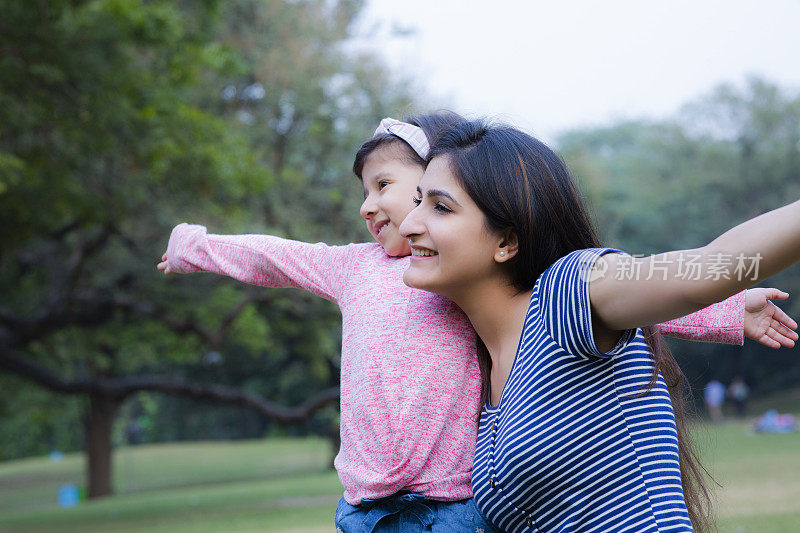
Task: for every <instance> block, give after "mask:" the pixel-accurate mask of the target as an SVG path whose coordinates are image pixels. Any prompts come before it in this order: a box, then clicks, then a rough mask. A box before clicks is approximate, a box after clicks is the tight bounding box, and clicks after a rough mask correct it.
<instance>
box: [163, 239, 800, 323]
mask: <svg viewBox="0 0 800 533" xmlns="http://www.w3.org/2000/svg"><path fill="white" fill-rule="evenodd" d="M156 268H157V269H159V270H163V271H164V275H165V276H168V275H170V274H172V273H173V271H172V270H171V269H170V268H169V263H168V262H167V254H164V255H162V256H161V262H160V263H159V264H158V265H156ZM748 292H749V291H748ZM786 296H787V297H788V296H789V295H788V294H787V295H786ZM745 307H747V306H745ZM778 311H780V309H778ZM781 312H782V311H781ZM787 318H788V317H787ZM746 324H747V319H746V318H745V332H746V331H747V326H746ZM795 327H797V326H796V325H795Z"/></svg>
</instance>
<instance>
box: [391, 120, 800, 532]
mask: <svg viewBox="0 0 800 533" xmlns="http://www.w3.org/2000/svg"><path fill="white" fill-rule="evenodd" d="M418 194H419V197H418V198H417V199H416V202H417V204H418V205H417V207H416V209H414V211H412V212H411V213H410V214H409V215H408V217H407V218H406V219H405V221H404V222H403V224H402V225H401V228H400V231H401V234H402V235H403V236H405V237H406V238H408V239H409V242H410V244H411V250H412V258H411V262H410V265H409V268H408V270H407V271H406V273H405V275H404V281H405V282H406V284H408V285H410V286H412V287H415V288H421V289H426V290H429V291H432V292H436V293H439V294H441V295H443V296H446V297H448V298H450V299H451V300H453V301H454V302H456V303H457V304H458V305H459V307H461V309H462V310H463V311H464V312H465V313H466V314H467V316H468V317H469V319H470V322H471V323H472V325H473V326H474V328H475V330H476V331H477V333H478V335H479V337H480V341H482V342H480V343H479V346H480V350H479V351H480V353H481V359H482V374H483V377H484V387H483V397H484V400H485V401H484V407H483V411H482V415H481V424H480V430H479V435H478V443H477V447H476V453H475V463H474V467H473V474H472V482H473V491H474V494H475V498H476V502H477V504H478V507H479V508H480V510H481V511H482V513H483V514H484V515H485V516H486V517H487V518H488V519H489V520H490V521H492V522H493V523H494V525H495V526H497V527H499V528H500V529H503V530H505V531H511V532H516V531H635V532H637V533H641V532H645V531H691V530H692V524H694V527H695V528H697V529H698V530H702V529H703V528H704V527H705V525H706V524H707V513H706V512H705V509H704V502H707V501H708V494H707V492H706V489H705V488H704V485H703V477H702V475H701V472H702V470H701V467H700V466H699V464H698V462H697V459H696V457H695V455H694V453H693V451H692V448H691V445H690V442H689V440H688V435H687V433H686V431H685V429H684V428H683V410H684V407H683V404H682V401H683V400H682V387H683V386H684V383H685V382H684V380H683V376H682V374H681V372H680V369H679V368H678V367H677V365H676V364H675V361H674V359H673V358H672V356H671V355H670V353H669V351H668V349H667V348H666V346H665V345H664V344H663V342H662V341H661V338H660V336H659V335H658V334H656V333H655V332H654V330H653V329H652V328H651V327H649V326H650V325H652V324H656V323H658V322H662V321H666V320H669V319H672V318H675V317H678V316H682V315H685V314H687V313H691V312H693V311H696V310H698V309H700V308H702V307H704V306H706V305H708V304H710V303H713V302H717V301H720V300H722V299H724V298H726V297H728V296H730V295H732V294H734V293H736V292H738V291H740V290H743V289H745V288H747V287H749V286H751V285H754V284H755V283H756V282H758V281H759V280H761V279H764V278H766V277H769V276H771V275H773V274H775V273H777V272H779V271H780V270H782V269H784V268H786V267H788V266H789V265H791V264H792V263H794V262H796V261H797V260H798V259H800V202H795V203H794V204H791V205H789V206H787V207H784V208H782V209H779V210H776V211H774V212H771V213H768V214H766V215H763V216H762V217H759V218H757V219H754V220H752V221H749V222H747V223H745V224H742V225H741V226H738V227H736V228H734V229H733V230H731V231H729V232H727V233H725V234H724V235H723V236H721V237H719V238H718V239H716V240H715V241H713V242H712V243H710V244H709V245H707V246H705V247H703V248H700V249H697V250H689V251H683V252H680V251H679V252H670V253H667V254H662V255H659V256H653V257H646V258H632V257H630V256H627V255H623V254H621V253H618V251H617V250H610V249H604V248H600V244H599V241H598V239H597V237H596V234H595V231H594V229H593V228H592V224H591V222H590V219H589V216H588V215H587V213H586V210H585V208H584V206H583V205H582V201H581V199H580V197H579V195H578V193H577V191H576V189H575V186H574V185H573V183H572V180H571V178H570V176H569V173H568V171H567V169H566V167H565V165H564V164H563V162H562V161H561V160H560V159H559V158H558V156H556V155H555V154H554V153H553V152H552V151H551V150H550V149H548V148H547V147H546V146H545V145H543V144H542V143H541V142H539V141H537V140H535V139H533V138H532V137H530V136H528V135H526V134H524V133H522V132H519V131H517V130H515V129H513V128H509V127H503V126H487V125H485V124H484V123H482V122H479V121H477V122H468V123H464V124H461V125H458V126H455V127H454V128H452V129H451V130H450V131H448V132H447V133H445V134H444V135H443V136H442V137H440V139H439V141H438V142H437V143H436V144H435V145H434V146H433V147H432V149H431V152H430V155H429V164H428V167H427V170H426V172H425V174H424V176H423V178H422V181H421V183H420V187H419V188H418ZM757 254H760V255H757ZM729 257H730V258H736V259H737V260H739V263H742V264H743V265H745V266H749V267H750V268H749V270H748V271H747V272H746V274H747V275H746V276H742V275H741V274H742V273H743V272H744V270H743V269H741V270H737V272H738V274H739V275H736V274H737V272H734V266H739V263H736V264H735V265H734V264H733V263H732V264H731V268H730V269H729V270H730V272H727V273H723V274H726V275H721V274H720V270H721V266H720V265H721V259H722V258H729ZM748 258H749V259H752V260H750V261H749V262H748V261H747V259H748ZM756 260H758V261H756ZM756 262H758V264H757V268H753V263H756ZM690 266H691V268H690ZM698 266H699V267H700V274H701V275H700V276H699V279H695V277H697V276H695V274H696V273H697V271H698V270H697V269H698ZM687 273H689V274H691V275H687ZM639 328H641V329H639ZM785 334H789V332H788V330H787V331H782V330H781V331H779V332H773V333H772V335H776V336H781V335H785Z"/></svg>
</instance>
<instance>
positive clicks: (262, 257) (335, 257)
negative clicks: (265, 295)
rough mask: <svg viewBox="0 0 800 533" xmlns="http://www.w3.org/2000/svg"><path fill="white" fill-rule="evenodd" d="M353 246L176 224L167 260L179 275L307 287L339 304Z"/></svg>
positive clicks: (276, 285) (351, 260)
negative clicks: (214, 231)
mask: <svg viewBox="0 0 800 533" xmlns="http://www.w3.org/2000/svg"><path fill="white" fill-rule="evenodd" d="M357 246H358V245H354V244H350V245H347V246H328V245H327V244H324V243H316V244H310V243H306V242H300V241H293V240H289V239H282V238H280V237H275V236H272V235H213V234H209V233H207V231H206V228H205V227H204V226H199V225H192V224H179V225H178V226H176V227H175V228H174V229H173V230H172V234H171V235H170V238H169V244H168V245H167V262H168V263H169V266H170V269H172V270H174V271H175V272H179V273H189V272H213V273H216V274H223V275H226V276H230V277H232V278H235V279H238V280H239V281H244V282H245V283H251V284H253V285H261V286H263V287H293V288H297V289H305V290H307V291H309V292H311V293H313V294H316V295H317V296H321V297H322V298H325V299H327V300H331V301H334V302H337V301H338V300H339V297H340V295H341V292H342V289H343V286H344V284H345V283H346V276H347V273H348V272H349V269H350V266H351V265H352V264H353V259H354V257H353V254H354V253H355V251H356V249H357Z"/></svg>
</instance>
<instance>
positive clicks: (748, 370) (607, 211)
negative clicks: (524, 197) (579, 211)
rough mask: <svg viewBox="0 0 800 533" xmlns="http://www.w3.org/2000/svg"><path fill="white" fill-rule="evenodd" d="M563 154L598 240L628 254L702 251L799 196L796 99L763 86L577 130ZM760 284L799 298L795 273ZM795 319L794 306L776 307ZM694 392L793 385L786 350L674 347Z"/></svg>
mask: <svg viewBox="0 0 800 533" xmlns="http://www.w3.org/2000/svg"><path fill="white" fill-rule="evenodd" d="M560 146H561V149H562V153H563V154H564V156H565V157H566V159H567V161H568V162H569V163H570V164H571V166H572V168H573V171H574V172H575V174H576V175H577V177H578V180H579V182H580V183H581V185H582V189H583V190H584V192H585V193H586V195H587V197H588V200H589V202H590V205H591V206H592V208H593V211H594V215H595V218H596V219H597V223H598V227H599V228H600V230H601V232H602V233H603V239H604V241H605V242H606V243H608V244H609V245H611V246H615V247H617V248H620V249H623V250H626V251H628V252H630V253H636V254H652V253H658V252H663V251H666V250H681V249H691V248H696V247H698V246H703V245H705V244H707V243H708V242H710V241H711V240H712V239H714V238H715V237H716V236H718V235H720V234H721V233H723V232H724V231H725V230H727V229H729V228H731V227H733V226H734V225H736V224H738V223H740V222H743V221H744V220H747V219H749V218H752V217H754V216H756V215H758V214H760V213H763V212H765V211H768V210H770V209H774V208H777V207H780V206H781V205H784V204H785V203H788V202H789V201H791V200H793V199H797V198H798V197H800V94H798V93H789V92H788V91H784V90H781V89H780V88H779V87H776V86H774V85H771V84H769V83H768V82H766V81H764V80H759V79H751V80H748V82H747V83H746V84H745V85H744V86H743V87H738V88H737V87H734V86H732V85H722V86H720V87H718V88H716V89H715V90H714V91H713V92H712V93H711V94H709V95H706V96H703V97H701V98H698V99H697V100H696V101H694V102H691V103H689V104H687V105H686V106H684V108H683V109H682V110H681V112H680V113H679V114H678V116H677V117H676V118H675V119H673V120H666V121H661V122H644V121H636V122H625V123H620V124H615V125H612V126H610V127H607V128H597V129H590V130H576V131H572V132H569V133H567V134H565V135H564V136H563V137H562V138H561V140H560ZM762 285H764V286H776V287H779V288H781V289H783V290H786V291H788V292H789V293H790V294H792V295H793V296H795V297H796V296H797V295H798V294H800V271H798V269H797V268H792V269H789V270H788V271H787V272H784V273H782V274H781V275H779V276H776V277H774V278H772V279H770V280H769V281H767V282H766V283H765V284H762ZM779 305H781V306H782V307H784V308H785V309H787V310H788V312H789V313H790V314H791V315H793V316H794V317H795V318H797V317H798V313H800V306H798V305H796V304H794V303H793V300H791V299H790V300H789V301H788V302H787V303H781V304H779ZM673 349H674V351H675V353H676V356H677V357H678V358H679V362H680V363H681V366H682V367H683V369H684V371H685V372H686V374H687V375H688V377H689V378H690V381H691V382H692V383H693V384H694V385H695V386H698V387H700V386H702V385H703V384H704V383H705V382H706V381H708V380H709V379H711V378H712V377H714V376H716V377H717V379H721V380H724V381H728V380H730V378H731V377H732V374H734V373H738V372H744V375H745V379H746V380H747V381H748V382H750V384H751V386H753V385H754V386H755V387H754V392H755V393H756V394H759V393H764V392H767V391H774V390H777V389H780V388H784V387H787V386H790V385H797V384H798V383H800V367H798V365H797V364H796V354H795V353H793V352H794V350H787V349H785V348H784V349H782V350H780V351H779V352H773V351H771V350H769V349H767V348H764V347H762V346H761V345H758V344H756V343H754V342H752V341H747V342H746V343H745V346H744V348H743V349H742V348H738V347H729V346H721V345H708V344H700V343H689V342H677V341H676V342H674V343H673Z"/></svg>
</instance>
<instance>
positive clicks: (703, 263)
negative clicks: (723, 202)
mask: <svg viewBox="0 0 800 533" xmlns="http://www.w3.org/2000/svg"><path fill="white" fill-rule="evenodd" d="M798 260H800V201H796V202H794V203H792V204H789V205H787V206H784V207H781V208H779V209H775V210H774V211H770V212H768V213H765V214H763V215H761V216H759V217H756V218H754V219H752V220H748V221H747V222H744V223H742V224H740V225H738V226H736V227H735V228H733V229H731V230H729V231H727V232H725V233H724V234H722V235H721V236H720V237H718V238H717V239H715V240H714V241H712V242H711V243H709V244H708V245H706V246H704V247H702V248H697V249H694V250H680V251H674V252H667V253H664V254H658V255H653V256H649V257H642V258H637V257H631V256H628V255H624V254H607V255H604V256H602V257H600V258H599V259H597V261H596V262H595V265H594V268H593V270H592V273H591V277H590V279H589V297H590V299H591V306H592V319H593V330H594V332H595V337H596V340H597V341H598V343H599V344H604V345H606V346H608V345H611V346H613V344H614V343H615V342H616V339H617V338H619V333H620V331H623V330H626V329H631V328H636V327H639V326H647V325H652V324H657V323H659V322H664V321H667V320H671V319H673V318H676V317H679V316H684V315H687V314H689V313H692V312H694V311H697V310H698V309H701V308H703V307H705V306H707V305H709V304H712V303H714V302H718V301H721V300H724V299H725V298H727V297H729V296H731V295H733V294H735V293H737V292H739V291H741V290H744V289H746V288H748V287H751V286H753V285H755V284H756V283H758V282H759V281H761V280H763V279H766V278H768V277H771V276H773V275H775V274H777V273H778V272H780V271H781V270H784V269H785V268H787V267H789V266H790V265H792V264H794V263H795V262H797V261H798Z"/></svg>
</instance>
